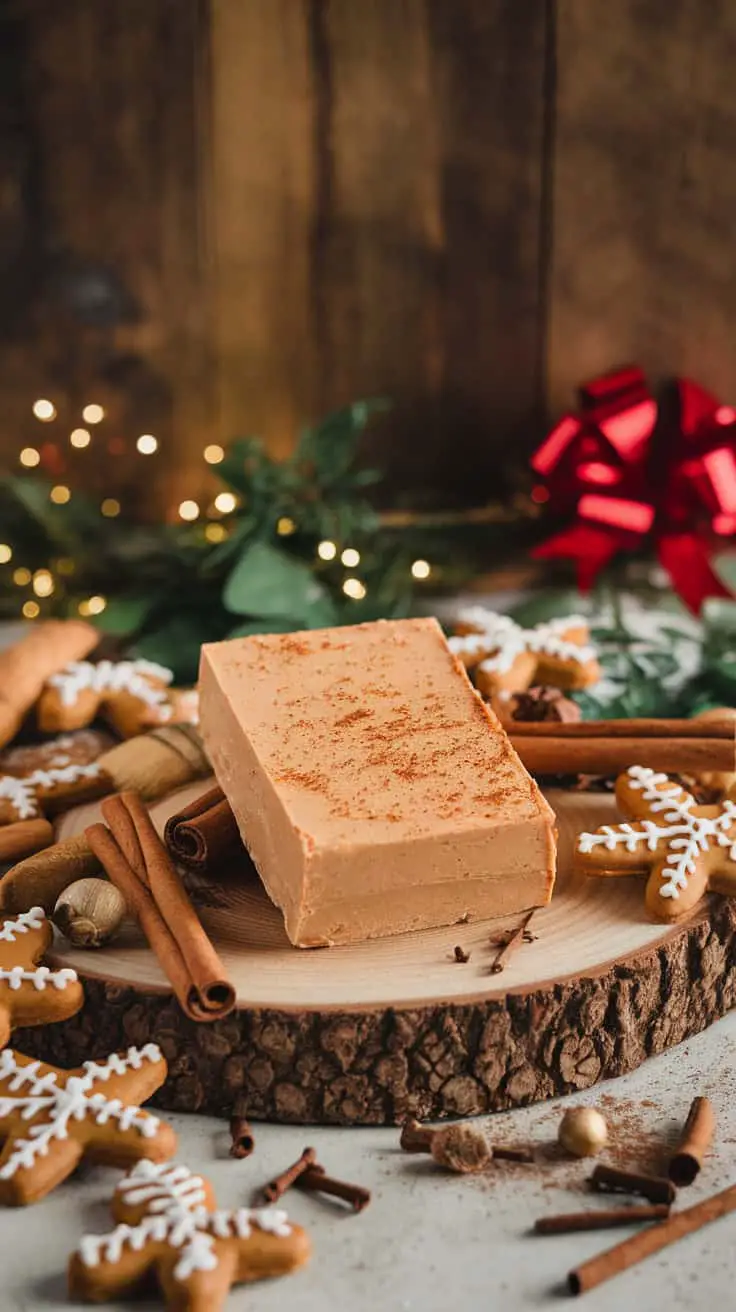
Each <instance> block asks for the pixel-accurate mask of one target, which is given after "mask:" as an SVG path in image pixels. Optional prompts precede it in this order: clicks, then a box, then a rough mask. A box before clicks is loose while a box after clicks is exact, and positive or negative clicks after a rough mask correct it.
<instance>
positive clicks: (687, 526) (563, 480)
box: [531, 365, 736, 612]
mask: <svg viewBox="0 0 736 1312" xmlns="http://www.w3.org/2000/svg"><path fill="white" fill-rule="evenodd" d="M579 396H580V409H579V411H578V412H577V413H572V412H571V413H569V414H566V415H564V416H563V417H562V419H561V420H560V421H559V423H558V424H556V426H555V427H554V428H553V429H552V431H551V433H549V434H548V436H547V437H546V438H545V440H544V441H543V442H542V444H541V446H540V447H539V448H538V449H537V451H536V452H535V453H534V455H533V456H532V461H531V464H532V468H533V469H534V470H535V472H536V473H537V474H539V475H540V476H541V477H542V478H543V479H544V480H545V482H544V486H543V487H542V488H540V489H538V490H537V498H538V499H542V498H544V500H546V501H548V502H549V504H550V507H551V508H552V509H553V510H555V511H556V512H557V513H558V514H570V515H573V516H574V518H573V521H572V523H571V524H570V525H569V526H568V527H567V528H565V529H563V530H562V531H561V532H559V533H556V534H554V536H553V537H551V538H550V539H549V540H548V541H547V542H544V543H542V545H541V546H539V547H537V548H536V550H535V551H534V555H535V556H536V557H538V558H540V559H551V558H554V557H559V556H570V557H572V558H573V559H574V560H575V561H576V562H577V576H578V586H579V587H580V589H581V591H583V592H587V591H588V590H589V589H590V587H591V586H592V584H593V583H594V582H595V580H596V578H597V576H598V574H599V573H600V571H601V569H603V567H604V566H605V565H606V564H607V563H608V561H609V560H611V559H612V557H613V556H615V555H616V554H617V553H618V552H619V551H634V550H639V549H641V548H642V547H643V546H646V545H651V546H652V547H653V549H654V550H655V552H656V555H657V557H658V559H659V561H660V563H661V564H662V565H663V566H664V568H665V569H666V570H667V572H668V574H669V576H670V578H671V580H672V584H673V587H674V588H675V590H676V591H677V592H678V593H679V595H680V596H681V597H682V600H683V601H684V602H685V604H686V605H687V606H689V608H690V609H691V610H693V611H695V612H697V611H699V610H700V608H701V606H702V604H703V602H704V600H705V598H706V597H714V596H716V597H731V596H733V594H732V593H731V591H730V590H729V589H728V588H727V587H726V586H725V584H724V583H723V582H722V580H721V579H719V578H718V575H717V574H715V573H714V571H713V568H712V566H711V563H710V556H711V552H712V545H713V538H714V535H720V536H730V535H731V534H733V533H734V532H736V410H733V409H731V407H730V406H725V405H720V403H719V402H718V401H717V400H716V399H715V397H713V396H711V395H710V394H709V393H708V392H706V391H704V389H703V388H702V387H700V386H699V385H698V384H697V383H694V382H691V381H690V380H689V379H687V378H680V379H678V380H677V400H678V414H677V418H676V421H675V422H674V423H668V422H667V421H666V419H665V417H664V416H663V415H662V413H661V412H660V411H659V410H658V407H657V404H656V401H655V400H654V397H653V396H652V393H651V392H650V390H649V387H648V385H647V382H646V379H645V377H644V374H643V373H642V371H641V369H639V368H638V367H637V366H636V365H631V366H627V367H626V368H624V369H618V370H616V371H615V372H613V373H610V374H605V375H603V377H601V378H595V379H593V381H592V382H589V383H585V384H584V385H583V386H582V387H581V388H580V390H579Z"/></svg>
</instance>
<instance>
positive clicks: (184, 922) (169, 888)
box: [86, 793, 235, 1021]
mask: <svg viewBox="0 0 736 1312" xmlns="http://www.w3.org/2000/svg"><path fill="white" fill-rule="evenodd" d="M102 811H103V816H104V818H105V820H106V821H107V823H108V825H109V826H110V827H109V829H108V828H106V826H105V825H92V826H91V827H90V828H89V829H88V830H87V831H86V837H87V841H88V843H89V846H90V848H91V850H92V852H93V853H94V854H95V856H97V857H98V859H99V860H100V862H101V863H102V865H103V866H104V868H105V870H106V871H107V874H108V876H109V878H110V879H111V880H112V882H113V883H114V884H115V885H116V886H117V887H118V888H119V889H120V892H121V893H122V894H123V897H124V898H125V900H126V902H127V903H128V906H129V908H130V910H131V912H132V913H133V914H134V915H135V916H136V918H137V919H138V921H139V923H140V925H141V928H142V930H143V932H144V934H145V936H146V938H147V939H148V942H149V944H150V946H151V948H152V949H153V951H154V952H155V953H156V956H157V957H158V960H159V963H160V965H161V968H162V969H163V971H164V972H165V974H166V976H167V978H168V980H169V982H170V984H171V986H172V988H173V990H174V993H175V994H176V997H177V998H178V1000H179V1003H180V1005H181V1006H182V1008H183V1010H184V1011H185V1012H186V1014H187V1015H188V1016H190V1017H191V1018H192V1019H193V1020H198V1021H205V1020H219V1019H221V1018H222V1017H223V1016H226V1015H228V1013H229V1012H230V1011H232V1009H233V1007H234V1006H235V991H234V989H233V987H232V985H231V984H230V982H229V981H228V979H227V978H226V976H225V972H224V969H223V967H222V964H221V962H220V959H219V957H218V956H217V953H216V952H215V949H214V948H213V946H212V944H211V943H210V940H209V938H208V937H207V934H206V933H205V931H204V929H203V928H202V925H201V924H200V922H199V919H198V917H197V914H196V912H195V910H194V908H193V906H192V904H191V902H190V900H189V897H188V896H187V893H186V891H185V890H184V888H183V886H182V884H181V883H180V881H179V878H178V875H177V873H176V871H175V869H174V867H173V865H172V863H171V860H170V858H169V855H168V853H167V851H166V849H165V847H164V845H163V843H162V842H161V839H160V838H159V836H158V834H157V833H156V830H155V829H154V827H153V823H152V821H151V818H150V816H149V814H148V812H147V811H146V809H145V807H144V805H143V803H142V802H141V800H140V798H139V797H137V795H136V794H135V793H124V794H121V795H118V796H116V797H111V798H107V799H106V801H105V802H104V803H103V808H102Z"/></svg>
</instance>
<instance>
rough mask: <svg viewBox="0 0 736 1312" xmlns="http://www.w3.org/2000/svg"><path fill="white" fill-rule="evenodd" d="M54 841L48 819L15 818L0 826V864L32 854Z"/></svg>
mask: <svg viewBox="0 0 736 1312" xmlns="http://www.w3.org/2000/svg"><path fill="white" fill-rule="evenodd" d="M53 841H54V826H53V825H52V824H51V822H50V821H49V820H43V819H38V820H17V821H15V823H14V824H12V825H2V826H1V827H0V865H5V864H7V863H8V862H9V861H22V860H23V858H24V857H27V856H34V855H35V853H36V852H42V851H43V850H44V848H47V847H51V846H52V844H53Z"/></svg>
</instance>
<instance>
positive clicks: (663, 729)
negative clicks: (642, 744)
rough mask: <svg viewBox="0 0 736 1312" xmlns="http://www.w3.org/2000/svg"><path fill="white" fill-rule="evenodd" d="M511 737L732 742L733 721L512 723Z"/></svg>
mask: <svg viewBox="0 0 736 1312" xmlns="http://www.w3.org/2000/svg"><path fill="white" fill-rule="evenodd" d="M511 727H512V728H513V731H514V737H522V736H523V737H533V738H568V739H570V738H696V739H702V738H719V739H724V740H725V741H727V742H730V743H732V744H733V743H734V739H735V738H736V734H735V733H734V720H733V718H732V717H730V716H726V715H724V716H723V717H722V718H718V717H717V716H714V718H713V719H710V718H709V719H707V720H699V719H695V720H684V719H665V718H662V719H651V718H650V719H643V718H642V719H629V720H577V721H575V722H569V723H565V724H560V723H559V722H557V723H554V722H552V721H549V720H514V722H513V725H512V726H511Z"/></svg>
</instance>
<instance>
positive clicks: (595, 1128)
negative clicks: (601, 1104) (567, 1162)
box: [557, 1107, 608, 1157]
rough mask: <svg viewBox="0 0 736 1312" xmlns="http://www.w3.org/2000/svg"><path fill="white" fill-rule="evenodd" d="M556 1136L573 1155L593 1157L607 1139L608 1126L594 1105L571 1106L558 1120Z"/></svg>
mask: <svg viewBox="0 0 736 1312" xmlns="http://www.w3.org/2000/svg"><path fill="white" fill-rule="evenodd" d="M557 1138H558V1140H559V1142H560V1143H561V1145H562V1147H563V1148H564V1149H565V1150H566V1151H567V1152H568V1153H572V1155H573V1157H595V1156H596V1155H597V1154H598V1153H599V1152H600V1151H601V1149H602V1148H605V1146H606V1142H607V1140H608V1126H607V1125H606V1122H605V1120H604V1118H603V1117H602V1116H601V1114H600V1112H597V1111H596V1110H595V1107H571V1108H570V1110H569V1111H567V1112H565V1115H564V1116H563V1118H562V1120H561V1121H560V1128H559V1130H558V1132H557Z"/></svg>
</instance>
